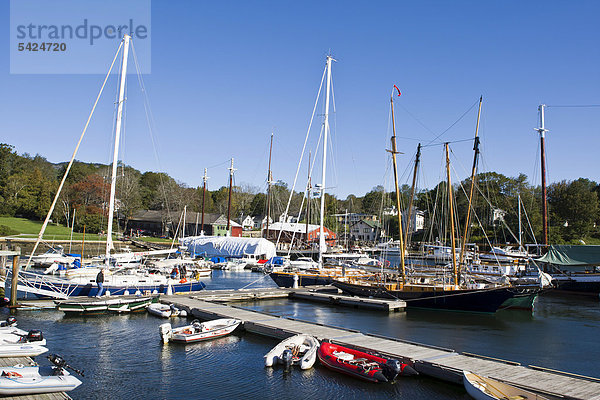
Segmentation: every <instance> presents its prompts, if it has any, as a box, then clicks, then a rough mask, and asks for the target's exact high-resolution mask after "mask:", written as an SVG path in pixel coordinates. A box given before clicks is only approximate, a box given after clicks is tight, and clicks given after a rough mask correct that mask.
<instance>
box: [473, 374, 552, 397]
mask: <svg viewBox="0 0 600 400" xmlns="http://www.w3.org/2000/svg"><path fill="white" fill-rule="evenodd" d="M463 383H464V385H465V389H466V390H467V393H469V396H471V397H472V398H474V399H476V400H504V399H515V400H520V399H527V400H548V398H547V397H544V396H540V395H539V394H535V393H532V392H529V391H527V390H523V389H519V388H517V387H515V386H511V385H508V384H506V383H502V382H500V381H497V380H495V379H492V378H486V377H483V376H481V375H477V374H474V373H472V372H469V371H463Z"/></svg>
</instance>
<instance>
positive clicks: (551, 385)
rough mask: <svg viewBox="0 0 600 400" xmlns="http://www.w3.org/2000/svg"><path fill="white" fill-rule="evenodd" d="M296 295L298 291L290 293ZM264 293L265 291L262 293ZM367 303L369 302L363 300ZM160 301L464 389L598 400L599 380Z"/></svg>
mask: <svg viewBox="0 0 600 400" xmlns="http://www.w3.org/2000/svg"><path fill="white" fill-rule="evenodd" d="M288 290H292V291H293V290H294V289H288ZM263 291H264V289H263ZM363 300H365V299H363ZM161 301H162V302H163V303H166V304H174V305H175V306H176V307H178V308H182V309H185V310H187V311H188V314H191V315H193V316H194V317H197V318H200V319H204V320H210V319H216V318H237V319H240V320H242V321H243V328H244V329H245V330H246V331H248V332H252V333H256V334H259V335H263V336H268V337H272V338H276V339H284V338H286V337H289V336H292V335H296V334H300V333H303V334H309V335H312V336H315V337H316V338H318V339H319V340H331V341H333V342H335V343H339V344H341V345H345V346H349V347H354V348H357V349H360V350H367V351H375V352H378V353H381V354H383V355H386V356H388V357H391V358H396V359H399V360H401V361H403V362H408V363H410V364H412V365H413V366H414V368H415V369H416V370H417V371H419V372H420V373H421V374H423V375H427V376H431V377H434V378H438V379H442V380H445V381H449V382H453V383H457V384H460V385H462V371H463V370H467V371H471V372H474V373H476V374H480V375H484V376H488V377H490V378H493V379H496V380H499V381H502V382H506V383H508V384H511V385H514V386H517V387H521V388H523V389H527V390H531V391H534V392H538V393H540V394H543V395H545V396H547V397H549V398H552V399H585V400H600V379H596V378H591V377H584V376H580V375H575V374H569V373H566V372H561V371H555V370H549V369H545V368H541V367H535V366H524V365H521V364H519V363H516V362H511V361H506V360H500V359H495V358H491V357H485V356H480V355H476V354H471V353H459V352H456V351H454V350H452V349H446V348H441V347H436V346H429V345H425V344H420V343H415V342H410V341H405V340H401V339H397V338H390V337H384V336H379V335H374V334H369V333H363V332H360V331H357V330H352V329H346V328H340V327H335V326H328V325H324V324H318V323H314V322H307V321H301V320H297V319H292V318H284V317H278V316H274V315H271V314H267V313H262V312H257V311H250V310H245V309H242V308H239V307H235V306H232V305H225V304H219V303H216V302H214V301H206V300H204V299H202V298H200V297H198V296H182V295H174V296H161Z"/></svg>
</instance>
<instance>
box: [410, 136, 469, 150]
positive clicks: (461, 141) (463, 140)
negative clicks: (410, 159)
mask: <svg viewBox="0 0 600 400" xmlns="http://www.w3.org/2000/svg"><path fill="white" fill-rule="evenodd" d="M410 140H415V139H410ZM472 141H473V138H468V139H460V140H451V141H448V142H444V143H433V144H426V145H423V146H421V148H423V147H435V146H443V145H445V144H446V143H448V144H452V143H463V142H472ZM429 143H431V142H429Z"/></svg>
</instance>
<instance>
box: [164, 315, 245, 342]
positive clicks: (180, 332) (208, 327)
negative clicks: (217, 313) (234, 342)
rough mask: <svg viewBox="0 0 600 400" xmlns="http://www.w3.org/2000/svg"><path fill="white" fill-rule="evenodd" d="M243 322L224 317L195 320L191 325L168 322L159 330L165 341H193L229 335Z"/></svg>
mask: <svg viewBox="0 0 600 400" xmlns="http://www.w3.org/2000/svg"><path fill="white" fill-rule="evenodd" d="M241 323H242V321H240V320H239V319H228V318H222V319H215V320H213V321H206V322H202V323H201V322H200V321H198V320H194V321H192V324H191V325H187V326H182V327H179V328H171V324H170V323H168V322H167V323H165V324H162V325H161V326H160V327H159V332H160V337H161V338H162V340H163V343H167V342H169V341H172V342H179V343H193V342H200V341H203V340H210V339H216V338H219V337H222V336H227V335H229V334H230V333H232V332H233V331H234V330H235V328H237V327H238V325H239V324H241Z"/></svg>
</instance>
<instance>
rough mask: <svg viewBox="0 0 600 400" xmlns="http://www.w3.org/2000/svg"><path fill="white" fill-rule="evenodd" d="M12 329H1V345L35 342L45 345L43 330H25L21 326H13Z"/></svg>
mask: <svg viewBox="0 0 600 400" xmlns="http://www.w3.org/2000/svg"><path fill="white" fill-rule="evenodd" d="M13 329H14V330H12V331H0V346H4V345H21V344H28V343H29V344H35V345H38V346H45V345H46V339H44V335H43V334H42V331H40V330H37V329H32V330H30V331H29V332H25V331H24V330H22V329H19V328H16V327H15V328H13Z"/></svg>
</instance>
